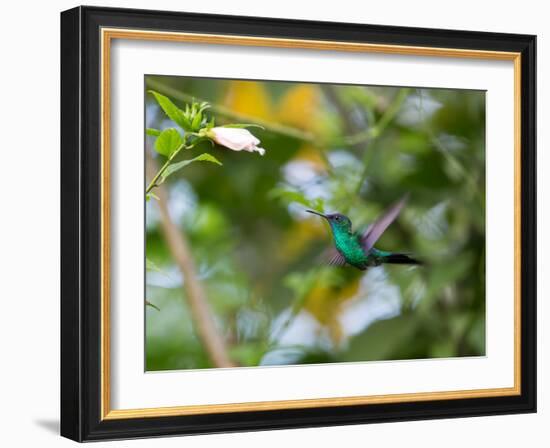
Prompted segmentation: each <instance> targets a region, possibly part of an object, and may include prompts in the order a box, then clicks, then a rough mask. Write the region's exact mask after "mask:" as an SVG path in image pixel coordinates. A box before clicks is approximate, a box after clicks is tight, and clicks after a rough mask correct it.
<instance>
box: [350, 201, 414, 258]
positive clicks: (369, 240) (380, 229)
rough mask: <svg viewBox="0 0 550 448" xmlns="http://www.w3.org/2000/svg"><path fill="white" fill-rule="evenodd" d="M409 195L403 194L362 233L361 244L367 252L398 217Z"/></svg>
mask: <svg viewBox="0 0 550 448" xmlns="http://www.w3.org/2000/svg"><path fill="white" fill-rule="evenodd" d="M407 196H408V195H405V196H403V197H402V198H401V199H400V200H399V201H397V202H396V203H395V204H393V205H392V206H391V207H390V208H389V209H388V210H387V211H386V212H384V214H383V215H382V216H381V217H379V218H378V219H377V220H376V221H375V222H373V223H372V224H371V225H370V226H369V227H368V228H367V229H366V230H365V232H363V235H361V245H362V246H363V249H364V250H365V252H367V251H369V250H371V249H372V247H373V246H374V243H376V241H377V240H378V238H380V237H381V236H382V234H383V233H384V231H385V230H386V229H387V228H388V226H389V225H390V224H391V223H392V222H393V221H394V220H395V218H397V215H399V212H400V211H401V209H402V208H403V206H404V205H405V202H407Z"/></svg>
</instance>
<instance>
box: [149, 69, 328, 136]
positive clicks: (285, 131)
mask: <svg viewBox="0 0 550 448" xmlns="http://www.w3.org/2000/svg"><path fill="white" fill-rule="evenodd" d="M147 87H148V88H151V89H153V90H157V91H159V92H160V93H162V94H164V95H168V96H170V97H172V98H174V99H176V100H178V101H183V102H190V101H197V102H202V101H204V100H203V99H201V98H197V97H195V96H192V95H188V94H187V93H185V92H181V91H179V90H177V89H174V88H173V87H170V86H167V85H165V84H163V83H162V82H160V81H157V80H155V79H151V78H150V77H147ZM210 105H211V109H210V110H212V111H214V112H217V113H218V114H220V115H223V116H225V117H228V118H231V119H232V120H236V121H237V122H240V123H254V124H258V125H260V126H262V127H263V128H265V129H267V130H269V131H272V132H276V133H277V134H281V135H286V136H287V137H292V138H295V139H298V140H303V141H306V142H310V143H316V144H318V143H319V142H318V138H316V136H315V135H314V134H312V133H310V132H304V131H302V130H300V129H296V128H293V127H291V126H286V125H282V124H279V123H271V122H269V121H266V120H263V119H261V118H258V117H251V116H249V115H245V114H241V113H237V112H234V111H232V110H231V109H229V108H227V107H224V106H221V105H219V104H214V103H210Z"/></svg>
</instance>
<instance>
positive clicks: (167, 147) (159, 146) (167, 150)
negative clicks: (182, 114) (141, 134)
mask: <svg viewBox="0 0 550 448" xmlns="http://www.w3.org/2000/svg"><path fill="white" fill-rule="evenodd" d="M182 144H183V138H182V136H181V135H180V133H179V132H178V131H177V130H176V129H175V128H169V129H165V130H164V131H162V132H161V133H160V135H159V136H158V137H157V139H156V140H155V149H156V151H157V152H158V153H159V154H162V155H163V156H166V157H170V156H171V155H172V154H173V153H174V151H176V150H177V149H178V148H179V147H180V146H181V145H182Z"/></svg>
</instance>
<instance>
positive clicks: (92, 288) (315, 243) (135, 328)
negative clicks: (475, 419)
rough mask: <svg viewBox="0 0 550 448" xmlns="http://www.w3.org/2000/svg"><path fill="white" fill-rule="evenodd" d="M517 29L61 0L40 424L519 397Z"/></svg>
mask: <svg viewBox="0 0 550 448" xmlns="http://www.w3.org/2000/svg"><path fill="white" fill-rule="evenodd" d="M535 42H536V39H535V36H530V35H516V34H496V33H485V32H471V31H450V30H437V29H418V28H403V27H392V26H378V25H376V26H372V25H359V24H350V23H322V22H310V21H291V20H279V19H265V18H252V17H236V16H235V17H233V16H217V15H203V14H188V13H175V12H160V11H141V10H124V9H108V8H95V7H78V8H75V9H71V10H69V11H65V12H63V13H62V14H61V103H62V115H61V131H62V139H61V176H62V179H61V183H62V187H61V205H62V207H61V209H62V210H61V225H62V228H61V232H62V238H61V240H62V247H61V254H62V260H61V271H62V291H61V302H62V303H61V313H62V316H61V317H62V319H61V320H62V328H61V354H62V359H61V433H62V435H63V436H65V437H68V438H71V439H74V440H77V441H90V440H100V439H119V438H137V437H152V436H160V435H178V434H194V433H208V432H222V431H224V432H225V431H245V430H258V429H275V428H295V427H308V426H326V425H338V424H352V423H369V422H389V421H398V420H413V419H431V418H444V417H462V416H478V415H495V414H508V413H522V412H535V410H536V403H535V399H536V346H535V335H536V314H535V313H536V310H535V307H536V227H535V224H536V200H535V199H536V197H535V185H536V182H535V122H536V121H535V87H536V86H535Z"/></svg>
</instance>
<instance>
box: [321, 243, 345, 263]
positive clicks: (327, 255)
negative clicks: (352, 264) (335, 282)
mask: <svg viewBox="0 0 550 448" xmlns="http://www.w3.org/2000/svg"><path fill="white" fill-rule="evenodd" d="M322 258H323V261H324V262H325V263H328V265H329V266H344V265H345V264H346V259H345V258H344V256H343V255H342V254H341V253H340V252H338V251H337V250H336V249H335V248H334V247H330V248H328V249H327V250H325V252H323V255H322Z"/></svg>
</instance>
